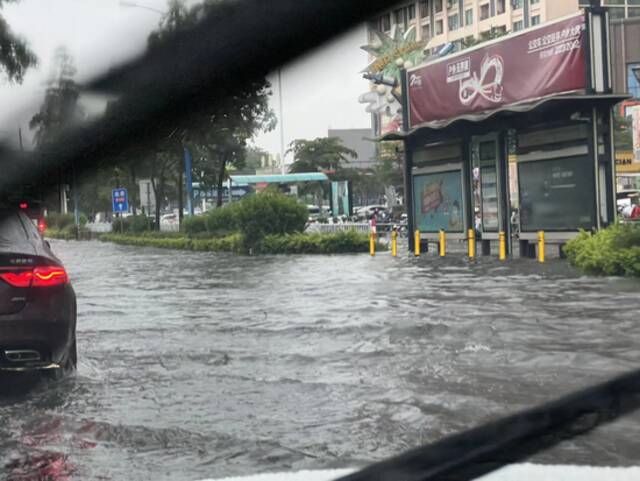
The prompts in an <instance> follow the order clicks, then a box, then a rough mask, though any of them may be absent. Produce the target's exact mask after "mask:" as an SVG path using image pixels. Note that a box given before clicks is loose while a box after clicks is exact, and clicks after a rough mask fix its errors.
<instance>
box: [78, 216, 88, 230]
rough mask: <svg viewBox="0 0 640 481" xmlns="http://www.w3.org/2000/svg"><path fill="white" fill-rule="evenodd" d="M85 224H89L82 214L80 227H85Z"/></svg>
mask: <svg viewBox="0 0 640 481" xmlns="http://www.w3.org/2000/svg"><path fill="white" fill-rule="evenodd" d="M87 222H89V219H88V218H87V216H86V215H84V214H80V227H84V226H85V225H87Z"/></svg>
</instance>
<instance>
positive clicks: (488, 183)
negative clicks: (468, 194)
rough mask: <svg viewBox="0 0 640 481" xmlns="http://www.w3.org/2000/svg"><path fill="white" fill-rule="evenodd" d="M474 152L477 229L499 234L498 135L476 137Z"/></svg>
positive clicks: (474, 196)
mask: <svg viewBox="0 0 640 481" xmlns="http://www.w3.org/2000/svg"><path fill="white" fill-rule="evenodd" d="M472 152H473V192H474V195H473V201H474V216H475V226H476V230H478V231H480V232H481V233H483V234H488V233H496V234H497V233H498V231H499V229H500V202H499V197H498V196H499V187H498V140H497V137H496V136H489V137H478V138H475V139H474V140H473V146H472Z"/></svg>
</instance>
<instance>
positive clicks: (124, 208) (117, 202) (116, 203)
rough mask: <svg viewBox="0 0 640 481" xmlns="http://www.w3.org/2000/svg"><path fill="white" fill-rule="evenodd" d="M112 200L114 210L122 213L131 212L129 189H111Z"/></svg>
mask: <svg viewBox="0 0 640 481" xmlns="http://www.w3.org/2000/svg"><path fill="white" fill-rule="evenodd" d="M111 201H112V203H113V212H114V213H119V214H122V213H123V212H129V195H128V194H127V189H124V188H120V189H113V190H112V191H111Z"/></svg>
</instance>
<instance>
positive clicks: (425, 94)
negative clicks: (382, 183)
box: [408, 14, 586, 127]
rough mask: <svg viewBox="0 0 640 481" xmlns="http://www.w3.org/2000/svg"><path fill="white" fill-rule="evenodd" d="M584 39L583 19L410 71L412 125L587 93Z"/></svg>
mask: <svg viewBox="0 0 640 481" xmlns="http://www.w3.org/2000/svg"><path fill="white" fill-rule="evenodd" d="M584 35H585V18H584V15H582V14H579V15H575V16H573V17H570V18H567V19H564V20H561V21H557V22H553V23H548V24H545V25H543V26H541V27H539V28H535V29H530V30H526V31H524V32H522V33H518V34H515V35H513V36H508V37H505V38H504V39H502V40H498V41H495V42H489V43H487V45H486V46H483V47H479V48H475V49H469V50H465V51H462V52H461V53H459V54H457V55H454V56H450V57H446V58H445V59H442V60H438V61H436V62H433V63H430V64H427V65H425V66H423V67H418V68H415V69H412V70H409V71H408V82H409V88H408V92H409V124H410V126H411V127H415V126H417V125H420V124H422V123H425V122H431V121H436V120H445V119H450V118H454V117H457V116H460V115H464V114H472V113H479V112H483V111H491V110H495V109H498V108H500V107H503V106H507V105H512V104H516V103H519V102H523V101H527V100H533V99H537V98H541V97H544V96H546V95H550V94H556V93H564V92H572V91H576V90H582V89H584V88H585V87H586V63H585V51H584V42H583V38H584Z"/></svg>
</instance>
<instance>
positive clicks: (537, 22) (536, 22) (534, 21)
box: [531, 15, 540, 26]
mask: <svg viewBox="0 0 640 481" xmlns="http://www.w3.org/2000/svg"><path fill="white" fill-rule="evenodd" d="M531 25H534V26H535V25H540V15H534V16H533V17H531Z"/></svg>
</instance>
